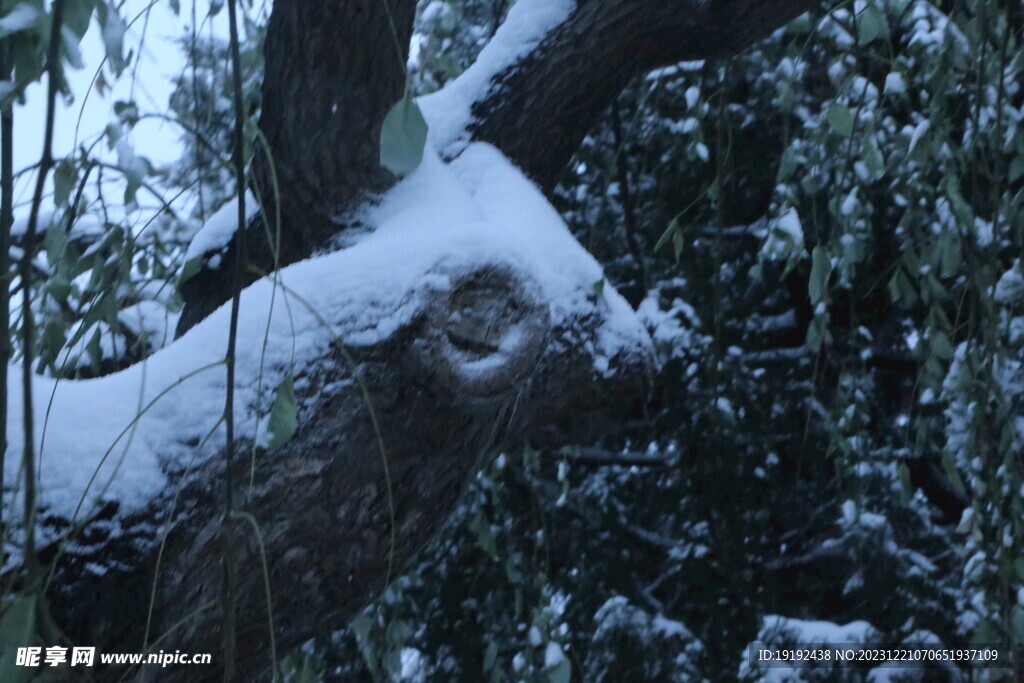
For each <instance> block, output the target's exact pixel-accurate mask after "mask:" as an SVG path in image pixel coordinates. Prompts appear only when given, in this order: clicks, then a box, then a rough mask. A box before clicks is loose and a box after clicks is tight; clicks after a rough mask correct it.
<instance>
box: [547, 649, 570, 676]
mask: <svg viewBox="0 0 1024 683" xmlns="http://www.w3.org/2000/svg"><path fill="white" fill-rule="evenodd" d="M546 673H547V675H548V681H549V682H550V683H569V679H570V678H571V676H572V663H571V662H570V661H569V658H568V657H566V656H565V655H564V653H563V655H562V659H560V660H559V661H558V663H557V664H555V665H554V666H553V667H551V668H550V669H548V670H547V672H546Z"/></svg>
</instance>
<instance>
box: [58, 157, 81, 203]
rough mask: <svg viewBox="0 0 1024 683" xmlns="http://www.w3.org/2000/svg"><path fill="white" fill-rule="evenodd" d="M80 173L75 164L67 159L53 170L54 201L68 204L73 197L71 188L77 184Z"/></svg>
mask: <svg viewBox="0 0 1024 683" xmlns="http://www.w3.org/2000/svg"><path fill="white" fill-rule="evenodd" d="M77 175H78V171H77V169H75V165H74V164H73V163H71V162H70V161H68V160H67V159H65V160H64V161H62V162H60V163H59V164H57V168H56V169H54V171H53V203H54V204H56V205H57V206H61V207H63V206H67V205H68V199H69V198H70V197H71V189H72V188H73V187H74V186H75V179H76V176H77Z"/></svg>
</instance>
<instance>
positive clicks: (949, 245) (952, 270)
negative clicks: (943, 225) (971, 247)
mask: <svg viewBox="0 0 1024 683" xmlns="http://www.w3.org/2000/svg"><path fill="white" fill-rule="evenodd" d="M940 244H941V247H940V248H941V255H940V261H941V263H940V270H939V272H940V274H941V275H942V277H953V276H954V275H956V274H957V272H958V271H959V270H960V262H961V261H962V260H963V254H962V253H961V251H960V243H959V241H958V240H956V239H954V238H953V236H952V235H949V234H948V233H943V236H942V238H941V243H940Z"/></svg>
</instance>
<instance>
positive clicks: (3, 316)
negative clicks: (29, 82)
mask: <svg viewBox="0 0 1024 683" xmlns="http://www.w3.org/2000/svg"><path fill="white" fill-rule="evenodd" d="M11 57H12V55H11V43H10V41H9V40H0V79H4V80H13V78H12V77H11V76H12V74H13V73H14V68H13V60H12V59H11ZM13 146H14V100H13V98H12V99H9V100H8V101H7V103H6V104H4V105H3V108H2V109H0V491H3V485H4V461H5V460H6V455H7V364H8V363H10V362H11V295H10V291H11V283H10V275H11V274H10V266H11V263H10V260H11V257H10V253H9V251H10V247H11V226H12V225H13V224H14V151H13V149H12V147H13ZM0 527H3V503H2V501H0Z"/></svg>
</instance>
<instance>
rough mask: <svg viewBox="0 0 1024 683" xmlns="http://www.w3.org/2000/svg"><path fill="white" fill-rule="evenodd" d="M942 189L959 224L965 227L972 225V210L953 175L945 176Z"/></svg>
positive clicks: (971, 226)
mask: <svg viewBox="0 0 1024 683" xmlns="http://www.w3.org/2000/svg"><path fill="white" fill-rule="evenodd" d="M942 189H943V190H944V191H945V195H946V199H948V200H949V204H950V206H952V207H953V214H954V215H955V216H956V219H957V221H959V223H960V225H962V226H964V227H965V228H973V227H974V210H973V209H972V208H971V206H970V204H968V203H967V200H966V199H964V196H963V195H962V194H960V187H959V183H958V182H957V180H956V179H955V178H954V177H953V176H946V178H945V179H944V180H943V182H942Z"/></svg>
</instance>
